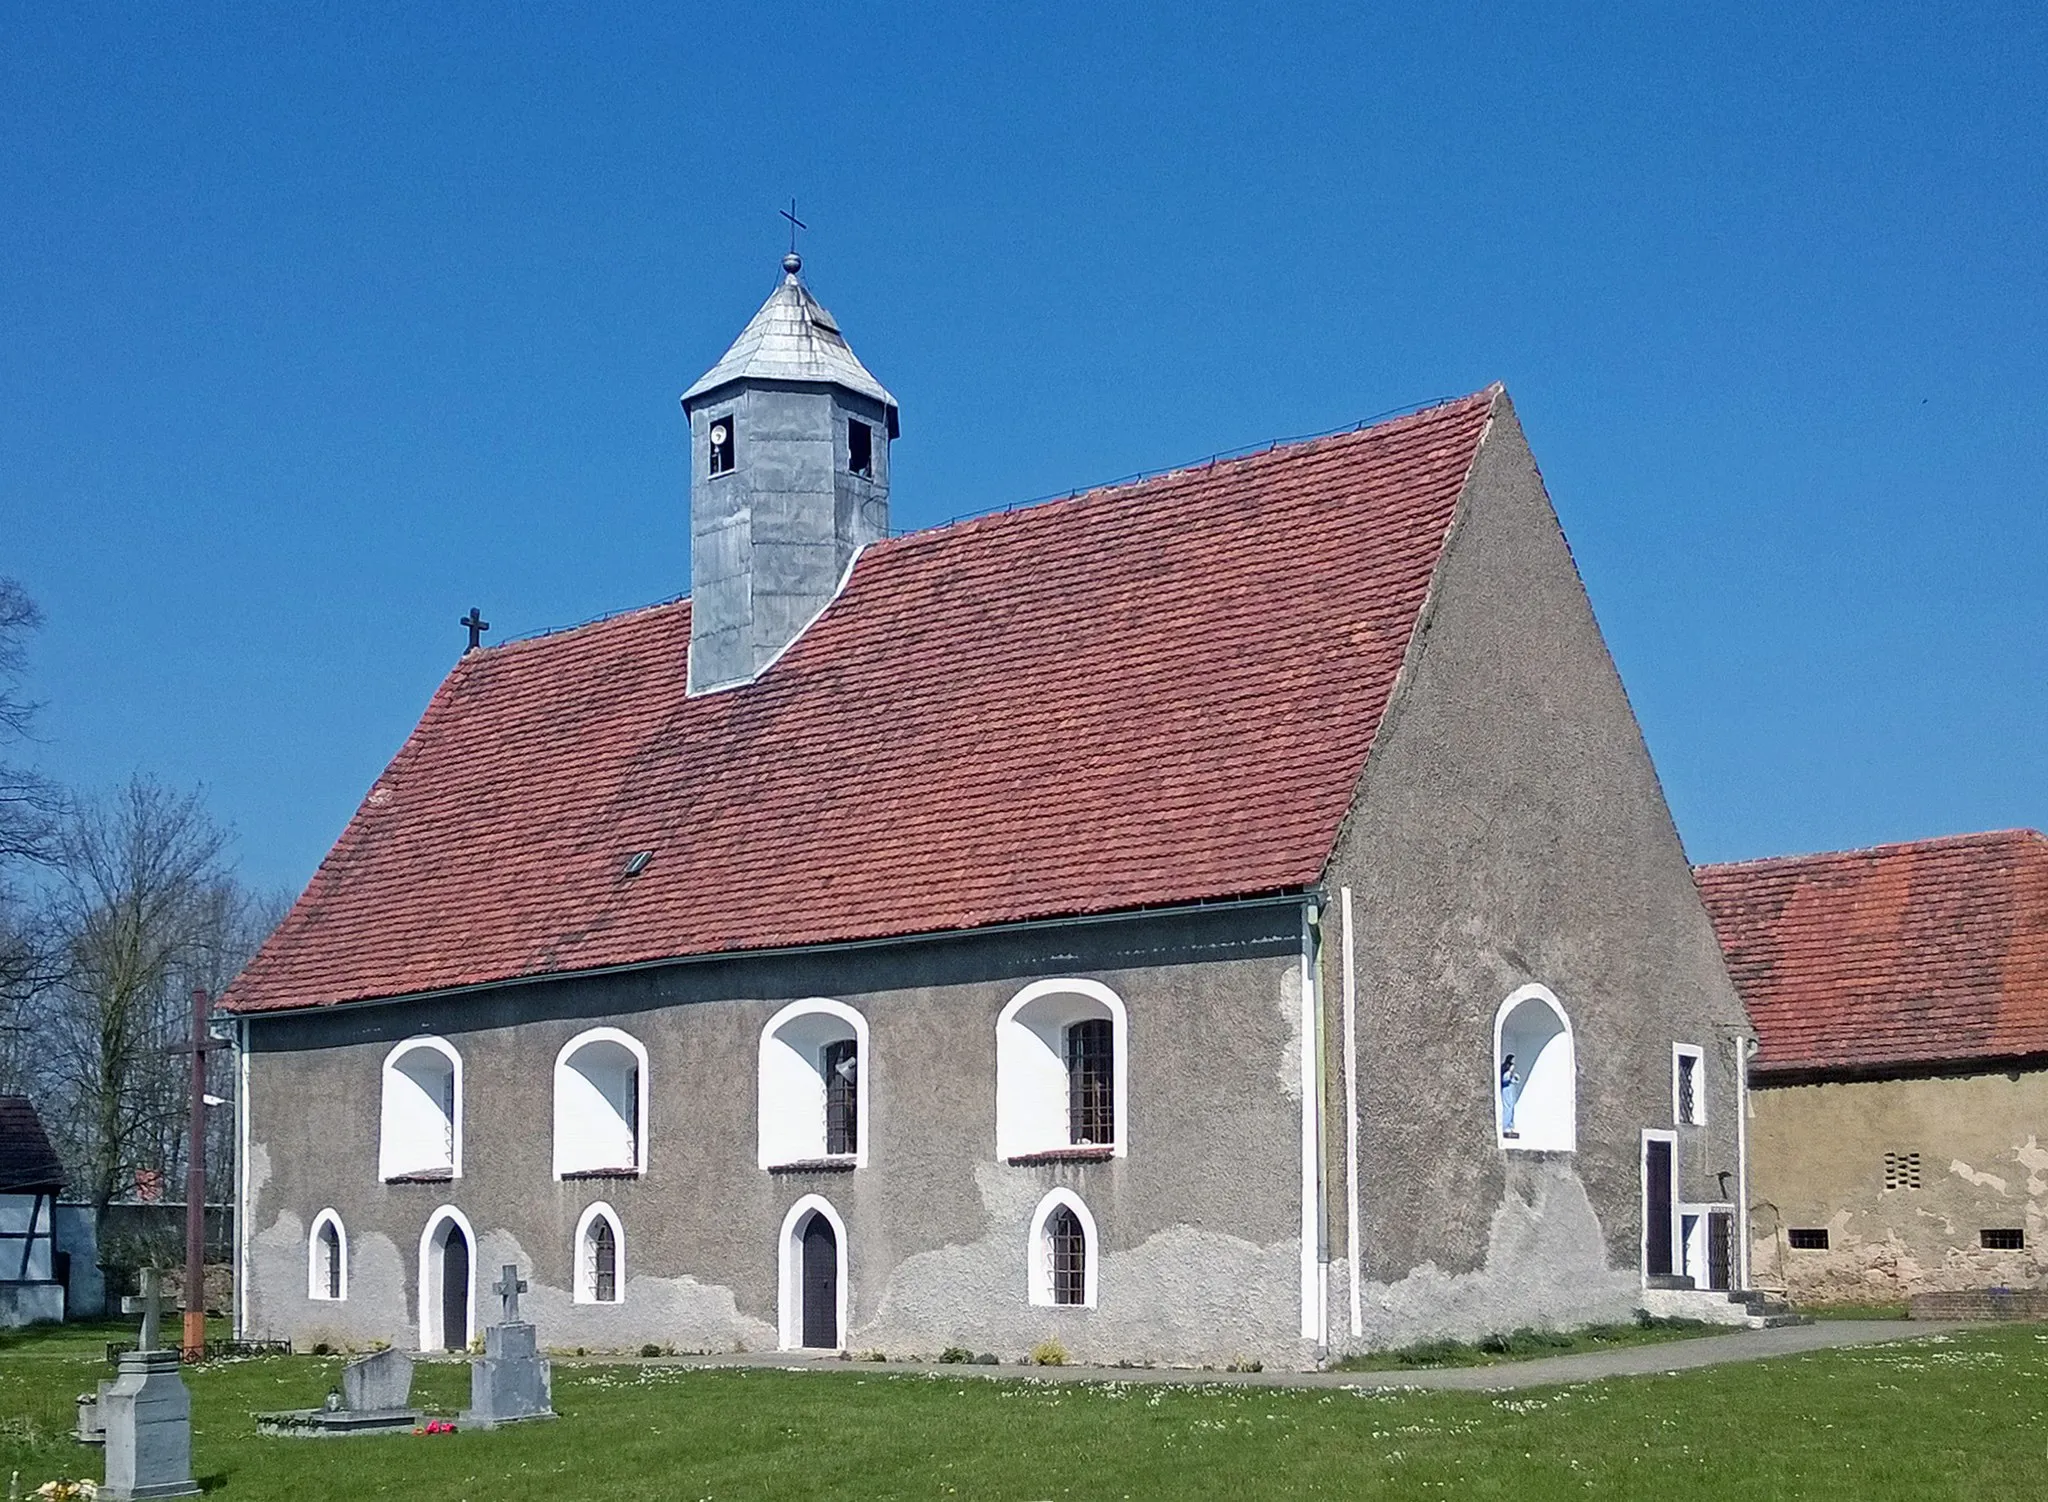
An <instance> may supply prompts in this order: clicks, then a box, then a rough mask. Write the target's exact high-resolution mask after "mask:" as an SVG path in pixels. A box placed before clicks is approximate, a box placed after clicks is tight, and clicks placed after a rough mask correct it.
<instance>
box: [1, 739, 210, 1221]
mask: <svg viewBox="0 0 2048 1502" xmlns="http://www.w3.org/2000/svg"><path fill="white" fill-rule="evenodd" d="M226 844H227V835H226V831H224V830H223V829H222V828H221V827H220V826H219V825H218V824H216V823H215V822H214V821H213V819H212V818H210V817H209V816H208V814H207V812H206V810H205V807H204V806H203V805H202V803H201V802H200V799H199V796H198V795H197V794H196V793H180V792H174V791H172V790H170V789H167V788H165V787H163V786H162V785H161V784H159V783H157V782H155V781H153V780H151V779H149V778H147V777H136V778H134V779H133V780H131V781H130V782H129V783H127V784H126V785H125V786H124V787H122V788H121V789H119V790H118V791H117V792H115V793H113V794H112V795H110V796H108V797H106V798H103V799H93V800H84V801H80V802H78V803H76V804H75V805H74V806H73V807H72V808H71V809H70V810H69V811H68V812H67V814H66V816H65V818H64V821H63V824H62V827H61V829H60V832H59V838H58V842H57V857H58V859H57V875H56V884H55V894H54V914H53V917H54V927H55V929H56V931H57V937H58V939H59V942H60V944H61V959H62V964H63V971H62V979H61V981H60V982H59V983H58V984H57V986H56V987H54V988H53V989H52V991H51V992H50V993H49V994H48V996H47V999H46V1002H45V1004H44V1005H43V1006H42V1007H40V1008H39V1012H40V1014H41V1015H40V1016H39V1018H38V1021H39V1022H40V1024H41V1026H40V1028H39V1031H40V1034H41V1038H42V1042H43V1045H44V1049H45V1054H44V1056H45V1059H46V1061H47V1065H48V1068H49V1069H50V1072H51V1081H50V1082H51V1084H53V1085H54V1086H55V1087H56V1096H57V1098H56V1101H55V1111H54V1115H55V1117H56V1121H57V1125H58V1130H59V1132H60V1134H61V1135H62V1137H63V1138H64V1141H65V1146H66V1148H67V1149H68V1154H67V1156H68V1157H69V1159H70V1161H71V1164H72V1166H73V1169H74V1171H75V1172H77V1173H78V1174H79V1176H80V1178H81V1180H82V1182H81V1183H80V1184H79V1186H78V1187H79V1188H80V1189H82V1190H83V1191H84V1193H85V1195H86V1197H87V1198H88V1199H90V1201H91V1203H92V1204H93V1206H94V1207H95V1208H96V1209H104V1208H105V1207H106V1205H107V1203H108V1202H109V1201H110V1200H111V1199H113V1197H114V1196H115V1195H116V1194H117V1193H118V1192H119V1191H120V1189H121V1187H122V1185H123V1184H124V1183H126V1182H128V1181H129V1179H130V1177H131V1176H132V1175H133V1174H134V1172H135V1171H136V1170H137V1169H141V1168H152V1169H156V1170H158V1171H159V1172H171V1171H174V1170H175V1167H176V1165H177V1164H178V1163H180V1162H181V1161H182V1154H181V1152H180V1149H179V1143H180V1124H181V1122H182V1121H183V1119H184V1107H185V1095H184V1091H183V1088H182V1086H183V1082H184V1080H185V1079H186V1078H187V1076H186V1073H185V1071H186V1068H187V1067H188V1066H187V1065H186V1063H185V1060H184V1058H183V1057H182V1056H179V1055H177V1054H174V1053H172V1052H171V1051H170V1050H172V1049H173V1048H175V1047H176V1046H177V1045H179V1044H180V1043H182V1042H183V1041H185V1037H186V1035H187V1033H188V1031H189V1026H190V1022H189V1019H190V1015H191V1014H190V1007H189V1002H188V1001H187V1000H186V999H185V998H186V996H187V995H188V992H187V991H186V986H187V985H188V984H190V983H203V981H202V977H203V978H204V979H205V980H212V979H214V978H215V977H217V976H219V975H221V974H222V973H223V970H224V967H225V966H226V965H228V964H230V963H236V964H238V963H239V960H233V959H231V957H230V954H229V951H230V949H231V948H232V947H233V942H234V941H231V940H229V939H227V938H226V937H224V936H225V935H226V934H228V933H230V932H232V931H233V927H234V925H233V923H232V922H230V921H227V915H229V914H232V913H233V912H234V910H235V909H236V907H237V905H238V903H239V902H240V899H239V897H238V896H237V895H236V893H237V888H236V886H235V883H234V881H233V878H232V877H231V875H230V874H229V872H228V870H227V868H226V865H225V863H224V860H223V852H224V850H225V847H226ZM226 973H229V974H231V973H232V972H231V971H228V972H226Z"/></svg>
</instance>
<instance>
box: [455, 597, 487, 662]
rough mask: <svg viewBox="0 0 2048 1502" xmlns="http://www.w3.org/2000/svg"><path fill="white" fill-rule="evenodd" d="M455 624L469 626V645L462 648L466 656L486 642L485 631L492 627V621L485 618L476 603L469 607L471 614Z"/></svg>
mask: <svg viewBox="0 0 2048 1502" xmlns="http://www.w3.org/2000/svg"><path fill="white" fill-rule="evenodd" d="M455 624H456V625H458V626H467V627H469V645H468V646H466V647H464V648H463V649H462V655H463V656H464V657H467V656H468V655H469V654H470V653H472V652H474V651H475V650H476V649H477V648H478V647H480V646H482V645H483V644H484V633H485V632H486V631H488V630H490V629H491V623H490V622H489V621H487V620H485V619H484V618H483V616H482V614H481V613H480V612H479V611H478V610H477V608H476V606H474V605H472V606H470V607H469V614H468V615H466V616H464V617H463V618H462V619H461V620H459V621H457V622H456V623H455Z"/></svg>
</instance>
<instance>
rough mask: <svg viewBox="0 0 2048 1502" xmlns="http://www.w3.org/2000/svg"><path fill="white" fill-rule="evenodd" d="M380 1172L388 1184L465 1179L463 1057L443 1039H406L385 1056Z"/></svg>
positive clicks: (379, 1151)
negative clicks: (403, 1180)
mask: <svg viewBox="0 0 2048 1502" xmlns="http://www.w3.org/2000/svg"><path fill="white" fill-rule="evenodd" d="M377 1158H378V1172H379V1174H380V1175H381V1176H382V1177H383V1178H385V1179H387V1180H390V1179H459V1178H461V1177H462V1055H461V1054H459V1053H457V1052H456V1051H455V1049H454V1046H453V1045H452V1044H450V1043H449V1042H448V1041H447V1040H446V1039H443V1038H408V1039H406V1040H405V1041H404V1042H403V1043H401V1044H399V1045H398V1047H396V1048H394V1049H392V1050H391V1052H390V1053H388V1054H386V1055H385V1057H384V1123H383V1132H382V1135H381V1137H380V1138H379V1146H378V1154H377Z"/></svg>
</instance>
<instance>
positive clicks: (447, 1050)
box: [377, 1033, 462, 1180]
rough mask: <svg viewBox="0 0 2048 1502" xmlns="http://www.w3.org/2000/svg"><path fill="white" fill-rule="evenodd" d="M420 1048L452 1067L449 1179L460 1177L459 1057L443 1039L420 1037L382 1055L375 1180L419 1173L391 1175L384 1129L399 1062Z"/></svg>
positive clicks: (460, 1084) (460, 1060)
mask: <svg viewBox="0 0 2048 1502" xmlns="http://www.w3.org/2000/svg"><path fill="white" fill-rule="evenodd" d="M421 1048H425V1049H429V1050H431V1051H433V1052H435V1053H438V1054H441V1055H442V1056H443V1057H445V1058H446V1059H447V1060H448V1062H449V1063H450V1065H452V1066H453V1074H454V1079H453V1082H452V1094H453V1097H454V1098H453V1099H452V1100H451V1101H450V1102H449V1106H450V1112H449V1122H448V1160H449V1161H448V1176H449V1177H450V1178H453V1179H459V1178H461V1177H462V1055H461V1053H460V1052H459V1051H458V1050H457V1049H456V1047H455V1045H454V1044H452V1043H450V1042H449V1041H448V1040H447V1039H446V1038H440V1037H436V1036H434V1035H433V1034H431V1033H420V1034H418V1035H417V1036H415V1037H411V1038H407V1039H405V1040H404V1041H403V1042H401V1043H398V1044H396V1045H394V1046H393V1047H392V1050H391V1052H389V1053H387V1054H386V1055H384V1068H383V1071H382V1073H381V1075H380V1079H381V1081H382V1084H383V1089H382V1091H381V1092H380V1094H379V1096H378V1123H377V1173H378V1177H379V1178H382V1179H386V1180H389V1179H393V1178H402V1177H404V1176H405V1175H406V1174H407V1173H411V1172H417V1171H418V1170H416V1169H404V1168H399V1169H397V1170H396V1172H394V1171H393V1170H394V1167H395V1165H394V1163H393V1161H392V1158H391V1146H392V1145H391V1144H390V1143H389V1142H387V1141H386V1128H387V1127H388V1126H389V1124H390V1123H389V1119H388V1118H389V1111H390V1107H389V1101H390V1094H391V1076H392V1074H393V1073H394V1072H395V1071H396V1070H397V1068H398V1061H399V1060H400V1059H402V1058H404V1057H405V1056H406V1055H407V1054H409V1053H412V1052H413V1051H415V1050H416V1049H421Z"/></svg>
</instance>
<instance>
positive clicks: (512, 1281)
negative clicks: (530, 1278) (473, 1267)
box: [491, 1262, 526, 1325]
mask: <svg viewBox="0 0 2048 1502" xmlns="http://www.w3.org/2000/svg"><path fill="white" fill-rule="evenodd" d="M491 1292H492V1293H495V1294H496V1295H497V1296H498V1297H499V1298H500V1299H502V1300H504V1303H505V1309H504V1313H503V1314H501V1315H500V1316H499V1318H498V1323H499V1324H501V1325H516V1324H518V1323H519V1295H521V1294H522V1293H524V1292H526V1280H525V1279H524V1278H522V1277H520V1276H519V1269H518V1268H517V1267H515V1266H513V1265H512V1264H511V1263H510V1262H507V1263H506V1264H505V1275H504V1276H503V1277H501V1278H499V1279H498V1281H497V1282H495V1283H493V1284H492V1285H491Z"/></svg>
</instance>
